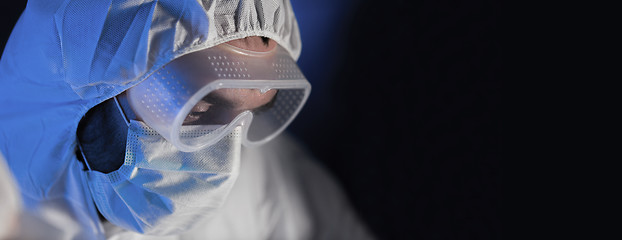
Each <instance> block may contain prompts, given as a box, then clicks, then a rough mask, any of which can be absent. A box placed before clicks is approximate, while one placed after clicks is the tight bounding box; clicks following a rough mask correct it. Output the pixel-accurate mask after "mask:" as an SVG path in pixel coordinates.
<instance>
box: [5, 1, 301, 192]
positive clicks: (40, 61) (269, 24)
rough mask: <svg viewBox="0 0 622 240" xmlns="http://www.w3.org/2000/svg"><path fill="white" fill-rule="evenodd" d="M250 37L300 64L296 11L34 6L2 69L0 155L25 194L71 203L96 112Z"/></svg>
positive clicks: (249, 6)
mask: <svg viewBox="0 0 622 240" xmlns="http://www.w3.org/2000/svg"><path fill="white" fill-rule="evenodd" d="M241 16H244V17H241ZM247 36H265V37H269V38H271V39H273V40H275V41H276V42H277V43H279V44H280V45H281V46H283V47H284V48H285V49H287V50H288V51H289V52H290V54H291V55H292V57H293V58H294V59H297V58H298V56H299V54H300V47H301V45H300V37H299V32H298V25H297V23H296V20H295V18H294V15H293V11H292V9H291V6H290V3H289V1H243V2H241V1H199V0H168V1H146V0H144V1H115V0H107V1H77V0H39V1H29V2H28V5H27V7H26V10H25V11H24V13H23V14H22V16H21V18H20V19H19V21H18V23H17V25H16V26H15V28H14V30H13V32H12V34H11V37H10V39H9V41H8V43H7V45H6V47H5V51H4V53H3V55H2V60H1V61H0V85H1V86H2V87H0V151H2V153H3V154H4V156H5V158H6V160H7V162H8V164H9V167H10V169H11V171H12V172H13V173H14V175H15V177H16V178H17V182H18V184H19V187H20V189H21V191H22V194H23V195H24V196H27V197H28V198H30V199H34V200H37V199H48V198H71V193H70V191H69V190H67V189H72V186H69V185H68V184H73V183H72V182H71V181H68V180H67V178H75V176H72V173H68V171H67V169H68V168H69V167H70V166H72V165H75V162H76V161H77V159H76V156H75V147H76V129H77V126H78V123H79V121H80V119H81V118H82V116H84V114H85V113H86V112H87V111H88V110H89V109H90V108H92V107H93V106H95V105H97V104H99V103H101V102H102V101H104V100H106V99H108V98H111V97H113V96H115V95H117V94H119V93H121V92H123V91H125V90H126V89H128V88H130V87H132V86H134V85H135V84H137V83H138V82H140V81H141V80H143V79H144V78H145V77H146V76H148V75H149V74H150V73H151V72H153V71H155V70H157V69H158V68H160V67H161V66H163V65H164V64H166V63H168V62H169V61H171V60H172V59H175V58H177V57H179V56H181V55H183V54H186V53H189V52H193V51H197V50H201V49H204V48H208V47H212V46H215V45H217V44H220V43H223V42H226V41H229V40H233V39H238V38H243V37H247ZM75 188H76V189H78V187H75Z"/></svg>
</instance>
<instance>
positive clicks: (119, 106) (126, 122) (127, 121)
mask: <svg viewBox="0 0 622 240" xmlns="http://www.w3.org/2000/svg"><path fill="white" fill-rule="evenodd" d="M112 98H113V99H114V103H115V104H116V105H117V108H118V109H119V112H120V113H121V116H123V119H124V120H125V124H127V126H128V127H129V126H130V120H129V119H128V118H127V115H125V112H123V108H121V104H119V100H118V99H117V96H114V97H112Z"/></svg>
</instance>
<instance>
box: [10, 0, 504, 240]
mask: <svg viewBox="0 0 622 240" xmlns="http://www.w3.org/2000/svg"><path fill="white" fill-rule="evenodd" d="M292 2H293V5H294V10H295V11H296V14H297V18H298V21H299V24H300V26H301V35H302V38H303V52H302V55H301V58H300V60H299V63H300V66H301V68H302V70H303V72H305V74H306V75H307V77H308V78H309V81H310V82H311V83H312V84H313V91H312V96H311V97H310V99H309V102H308V105H307V106H306V107H305V109H304V110H303V111H302V112H301V114H300V115H299V117H298V119H297V120H296V121H294V123H293V124H292V126H291V128H290V131H291V132H293V133H294V134H295V135H296V136H297V137H298V138H299V139H300V141H302V142H303V143H305V144H306V146H307V148H308V149H309V150H310V151H311V152H312V153H313V154H315V156H316V157H317V158H318V159H319V160H320V161H321V163H322V164H323V165H324V166H326V168H327V169H328V170H329V171H331V172H332V173H333V174H334V175H335V177H336V178H337V179H338V180H339V181H340V183H341V184H342V186H343V187H344V189H345V190H346V192H347V194H348V196H349V198H350V200H351V201H352V203H353V204H354V206H355V208H356V209H357V210H358V212H359V214H360V215H361V216H362V217H363V219H364V221H365V222H366V223H367V224H368V225H369V227H370V228H371V230H372V231H373V232H374V234H375V235H377V236H378V238H379V239H500V238H502V223H501V216H500V212H501V211H500V210H501V207H502V199H501V190H502V184H501V182H502V171H501V149H502V144H501V142H502V141H501V129H502V123H501V120H500V117H499V115H500V114H499V111H500V109H499V108H500V107H501V103H500V99H501V96H500V94H501V83H502V81H501V80H500V79H499V75H500V74H499V69H500V68H501V64H502V51H501V50H502V49H501V48H500V47H499V46H498V38H497V29H498V26H497V19H498V16H497V15H496V14H497V6H496V4H495V3H494V2H492V1H477V0H474V1H447V0H438V1H299V0H293V1H292ZM24 6H25V3H20V1H11V2H10V3H7V2H2V3H1V5H0V7H1V8H2V23H3V24H2V29H1V30H0V34H2V37H1V40H2V46H4V43H5V42H6V39H7V38H8V36H9V33H10V30H11V29H12V27H13V25H14V23H15V21H16V20H17V18H18V16H19V14H20V13H21V11H22V10H23V8H24ZM309 29H311V30H309ZM33 47H35V46H33Z"/></svg>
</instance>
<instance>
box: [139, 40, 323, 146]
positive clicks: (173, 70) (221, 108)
mask: <svg viewBox="0 0 622 240" xmlns="http://www.w3.org/2000/svg"><path fill="white" fill-rule="evenodd" d="M310 91H311V85H310V84H309V82H308V81H307V80H306V78H305V77H304V76H303V74H302V73H301V71H300V69H299V68H298V66H297V65H296V62H295V61H294V59H292V58H291V57H290V55H289V53H288V52H287V51H286V50H285V49H283V48H282V47H280V46H278V45H277V46H276V47H275V48H274V49H272V50H271V51H268V52H254V51H249V50H245V49H241V48H237V47H234V46H232V45H229V44H226V43H225V44H220V45H218V46H215V47H212V48H209V49H205V50H201V51H197V52H194V53H190V54H187V55H184V56H182V57H179V58H177V59H175V60H173V61H172V62H170V63H168V64H167V65H165V66H164V67H162V68H161V69H159V70H158V71H156V72H154V73H153V74H151V75H150V76H149V77H148V78H147V79H145V80H144V81H143V82H141V83H139V84H138V85H136V86H134V87H132V88H130V89H129V90H128V91H127V99H128V102H129V104H130V106H131V107H132V109H133V110H134V112H135V113H136V115H137V117H138V118H139V119H141V120H142V121H143V122H145V123H146V124H147V125H149V126H150V127H151V128H153V129H155V130H156V131H157V132H158V133H159V134H160V135H162V136H163V137H164V138H165V139H166V140H168V141H169V142H170V143H172V144H173V145H174V146H175V147H177V148H178V149H179V150H181V151H184V152H192V151H196V150H199V149H201V148H204V147H205V146H209V145H212V144H214V143H216V142H217V141H218V140H220V139H221V138H222V137H224V136H226V135H227V133H229V132H231V131H232V130H233V128H235V127H237V126H242V134H243V138H242V143H243V144H244V145H247V146H249V145H250V146H252V145H259V144H262V143H265V142H267V141H269V140H271V139H272V138H274V137H275V136H276V135H277V134H279V133H280V132H281V131H283V129H285V127H287V125H289V123H290V122H291V121H292V120H293V119H294V117H295V116H296V115H297V114H298V112H300V109H301V108H302V106H303V105H304V103H305V101H306V100H307V97H308V96H309V93H310ZM189 133H191V134H190V135H191V136H190V137H189Z"/></svg>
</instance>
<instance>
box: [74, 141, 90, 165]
mask: <svg viewBox="0 0 622 240" xmlns="http://www.w3.org/2000/svg"><path fill="white" fill-rule="evenodd" d="M76 142H78V149H80V154H81V155H82V159H84V163H86V168H88V169H89V171H93V169H91V166H90V165H89V161H88V160H86V156H84V150H82V144H80V141H76Z"/></svg>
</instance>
